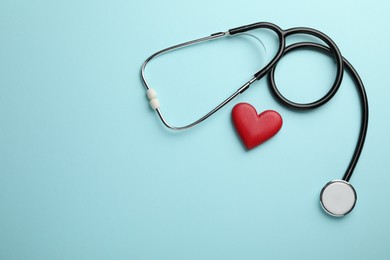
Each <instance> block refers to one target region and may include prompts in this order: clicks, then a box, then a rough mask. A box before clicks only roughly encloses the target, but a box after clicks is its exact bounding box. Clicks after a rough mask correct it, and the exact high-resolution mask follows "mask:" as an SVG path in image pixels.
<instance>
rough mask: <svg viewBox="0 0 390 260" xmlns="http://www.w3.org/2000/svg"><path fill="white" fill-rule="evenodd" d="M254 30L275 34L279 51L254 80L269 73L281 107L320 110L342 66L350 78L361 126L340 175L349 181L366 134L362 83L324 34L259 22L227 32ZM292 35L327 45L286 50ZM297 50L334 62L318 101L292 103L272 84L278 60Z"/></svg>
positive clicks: (335, 86)
mask: <svg viewBox="0 0 390 260" xmlns="http://www.w3.org/2000/svg"><path fill="white" fill-rule="evenodd" d="M254 29H269V30H272V31H273V32H275V33H276V34H277V36H278V38H279V49H278V51H277V53H276V54H275V56H274V58H273V59H272V60H271V61H270V62H269V63H268V64H267V65H266V66H264V68H263V69H261V70H259V71H258V72H256V73H255V75H254V77H255V78H256V79H257V80H260V79H262V78H263V77H264V76H265V75H267V74H268V82H269V86H270V89H271V92H272V94H273V96H274V98H275V99H276V100H277V101H278V102H279V103H281V104H282V105H284V106H287V107H288V108H291V109H296V110H309V109H314V108H317V107H320V106H322V105H324V104H325V103H327V102H328V101H329V100H331V99H332V98H333V96H334V95H335V94H336V92H337V91H338V89H339V87H340V85H341V82H342V79H343V74H344V73H343V72H344V67H345V69H346V70H347V72H348V73H349V75H350V76H351V78H352V79H353V82H354V84H355V85H356V89H357V91H358V94H359V98H360V104H361V124H360V132H359V137H358V141H357V144H356V147H355V151H354V153H353V155H352V158H351V161H350V163H349V165H348V167H347V170H346V171H345V174H344V176H343V180H344V181H347V182H348V181H349V179H350V178H351V176H352V173H353V171H354V169H355V167H356V164H357V162H358V160H359V157H360V154H361V152H362V149H363V145H364V142H365V139H366V134H367V128H368V113H369V112H368V101H367V95H366V91H365V89H364V85H363V82H362V80H361V79H360V77H359V74H358V73H357V72H356V70H355V69H354V67H353V66H352V65H351V64H350V63H349V62H348V61H347V60H346V59H345V58H344V57H343V56H342V55H341V53H340V50H339V49H338V47H337V45H336V44H335V43H334V42H333V41H332V39H331V38H330V37H328V36H327V35H326V34H324V33H322V32H320V31H318V30H315V29H312V28H305V27H297V28H291V29H288V30H282V29H281V28H280V27H279V26H277V25H275V24H273V23H268V22H261V23H254V24H250V25H246V26H241V27H237V28H234V29H230V30H229V34H230V35H234V34H237V33H242V32H246V31H250V30H254ZM294 34H306V35H311V36H314V37H317V38H319V39H320V40H322V41H323V42H325V43H326V44H327V45H328V46H325V45H322V44H318V43H312V42H300V43H296V44H292V45H290V46H287V47H286V37H288V36H290V35H294ZM298 49H314V50H318V51H321V52H324V53H326V54H328V55H330V56H332V57H333V58H334V59H335V62H336V66H337V71H336V78H335V80H334V83H333V85H332V86H331V88H330V89H329V91H328V92H327V93H326V94H325V95H324V96H323V97H322V98H320V99H318V100H316V101H314V102H311V103H305V104H301V103H295V102H292V101H291V100H289V99H287V98H285V97H284V96H283V95H282V94H281V93H280V92H279V90H278V88H277V86H276V83H275V68H276V66H277V64H278V62H279V61H280V59H281V58H282V57H283V56H284V55H286V54H287V53H289V52H291V51H293V50H298Z"/></svg>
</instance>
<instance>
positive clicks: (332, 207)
mask: <svg viewBox="0 0 390 260" xmlns="http://www.w3.org/2000/svg"><path fill="white" fill-rule="evenodd" d="M356 199H357V196H356V191H355V189H354V188H353V186H352V185H351V184H350V183H349V182H346V181H343V180H334V181H330V182H328V183H327V184H326V185H325V186H324V188H322V190H321V194H320V202H321V206H322V208H323V209H324V210H325V212H326V213H328V214H329V215H331V216H334V217H343V216H345V215H347V214H348V213H349V212H351V211H352V209H353V208H354V207H355V204H356Z"/></svg>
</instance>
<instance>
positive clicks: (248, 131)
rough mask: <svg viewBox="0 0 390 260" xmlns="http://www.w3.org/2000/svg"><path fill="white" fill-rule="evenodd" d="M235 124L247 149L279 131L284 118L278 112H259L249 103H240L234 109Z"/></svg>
mask: <svg viewBox="0 0 390 260" xmlns="http://www.w3.org/2000/svg"><path fill="white" fill-rule="evenodd" d="M232 118H233V124H234V126H235V127H236V130H237V132H238V134H239V136H240V137H241V140H242V141H243V142H244V145H245V146H246V148H247V149H252V148H254V147H256V146H258V145H260V144H262V143H264V142H265V141H267V140H268V139H270V138H271V137H273V136H274V135H276V133H277V132H279V130H280V128H282V124H283V119H282V117H281V116H280V115H279V113H278V112H276V111H273V110H266V111H264V112H263V113H261V114H259V115H258V114H257V112H256V109H255V108H254V107H253V106H251V105H250V104H248V103H239V104H237V105H235V106H234V108H233V111H232Z"/></svg>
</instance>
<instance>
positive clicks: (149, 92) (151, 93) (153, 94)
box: [146, 88, 157, 100]
mask: <svg viewBox="0 0 390 260" xmlns="http://www.w3.org/2000/svg"><path fill="white" fill-rule="evenodd" d="M146 95H147V96H148V98H149V100H151V99H154V98H157V92H156V91H155V90H154V89H152V88H150V89H148V90H147V91H146Z"/></svg>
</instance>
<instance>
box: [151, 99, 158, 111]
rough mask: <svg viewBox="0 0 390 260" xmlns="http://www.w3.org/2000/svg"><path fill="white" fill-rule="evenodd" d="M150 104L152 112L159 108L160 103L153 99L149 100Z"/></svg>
mask: <svg viewBox="0 0 390 260" xmlns="http://www.w3.org/2000/svg"><path fill="white" fill-rule="evenodd" d="M149 104H150V107H151V108H152V109H153V110H156V109H157V108H160V101H158V99H157V98H153V99H151V100H150V102H149Z"/></svg>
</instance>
